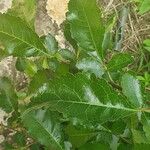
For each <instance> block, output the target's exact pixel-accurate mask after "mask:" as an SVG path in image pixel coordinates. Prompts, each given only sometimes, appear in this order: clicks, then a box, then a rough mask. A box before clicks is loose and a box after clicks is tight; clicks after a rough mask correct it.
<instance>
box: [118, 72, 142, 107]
mask: <svg viewBox="0 0 150 150" xmlns="http://www.w3.org/2000/svg"><path fill="white" fill-rule="evenodd" d="M121 84H122V89H123V93H124V95H125V96H126V97H127V98H128V100H129V101H130V102H131V103H132V104H133V105H134V106H135V107H141V106H142V104H143V100H142V93H141V89H140V88H141V87H140V83H139V81H138V80H137V79H136V78H135V77H133V76H132V75H130V74H125V75H123V77H122V81H121Z"/></svg>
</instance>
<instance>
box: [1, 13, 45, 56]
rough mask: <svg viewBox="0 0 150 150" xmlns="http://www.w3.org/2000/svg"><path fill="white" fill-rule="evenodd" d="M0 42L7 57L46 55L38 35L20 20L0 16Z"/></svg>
mask: <svg viewBox="0 0 150 150" xmlns="http://www.w3.org/2000/svg"><path fill="white" fill-rule="evenodd" d="M0 21H1V23H0V42H2V43H3V44H4V45H5V47H6V50H7V53H8V54H9V55H14V56H32V55H37V54H46V53H45V47H44V46H43V44H42V43H41V40H40V38H39V37H38V35H37V34H36V33H35V32H34V31H32V29H30V27H29V26H28V25H27V24H26V23H25V22H23V21H22V20H21V19H19V18H16V17H13V16H10V15H7V14H0Z"/></svg>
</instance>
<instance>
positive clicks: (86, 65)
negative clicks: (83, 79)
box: [76, 57, 104, 77]
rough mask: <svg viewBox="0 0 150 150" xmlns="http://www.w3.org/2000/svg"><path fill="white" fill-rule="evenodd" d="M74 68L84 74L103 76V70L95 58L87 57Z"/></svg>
mask: <svg viewBox="0 0 150 150" xmlns="http://www.w3.org/2000/svg"><path fill="white" fill-rule="evenodd" d="M76 67H77V68H78V69H79V70H83V71H85V72H89V73H93V74H95V75H96V76H97V77H102V75H103V74H104V68H103V66H102V64H101V62H100V61H98V59H96V58H92V57H87V58H83V59H81V60H79V61H78V62H77V64H76Z"/></svg>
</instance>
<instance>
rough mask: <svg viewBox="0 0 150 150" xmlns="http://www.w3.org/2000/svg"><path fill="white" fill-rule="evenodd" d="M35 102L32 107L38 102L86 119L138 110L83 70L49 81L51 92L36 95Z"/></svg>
mask: <svg viewBox="0 0 150 150" xmlns="http://www.w3.org/2000/svg"><path fill="white" fill-rule="evenodd" d="M32 102H33V108H30V110H32V109H34V108H36V105H37V106H38V107H41V106H43V105H44V106H49V107H50V109H52V110H57V111H59V112H62V113H64V114H65V115H66V116H67V117H68V118H70V119H72V118H77V119H79V120H80V121H81V122H83V123H104V122H107V121H115V120H118V119H119V118H124V117H126V116H129V115H131V114H133V113H136V112H137V111H138V110H136V109H132V108H131V107H130V106H128V104H127V103H126V100H125V99H124V98H123V97H122V96H119V95H118V94H117V93H116V92H115V91H114V90H113V89H112V88H111V87H110V86H109V84H108V83H107V82H106V81H105V80H98V79H96V80H94V81H93V80H90V79H88V78H87V77H86V76H85V75H83V74H78V75H76V76H73V75H66V76H64V77H60V78H58V79H55V80H53V81H50V83H49V90H48V92H45V93H43V94H42V95H40V96H37V97H35V98H33V100H32ZM34 105H35V106H34ZM30 107H32V105H31V104H30ZM26 111H28V110H26ZM26 111H25V112H24V113H26Z"/></svg>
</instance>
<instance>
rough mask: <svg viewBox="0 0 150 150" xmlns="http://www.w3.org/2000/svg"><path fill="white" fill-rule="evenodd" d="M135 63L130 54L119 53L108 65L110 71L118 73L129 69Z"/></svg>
mask: <svg viewBox="0 0 150 150" xmlns="http://www.w3.org/2000/svg"><path fill="white" fill-rule="evenodd" d="M132 62H133V58H132V56H131V55H130V54H123V53H119V54H117V55H114V56H113V57H112V59H111V60H110V61H109V62H108V64H107V69H108V70H109V71H118V70H121V69H123V68H124V67H127V66H128V65H129V64H130V63H132Z"/></svg>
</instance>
